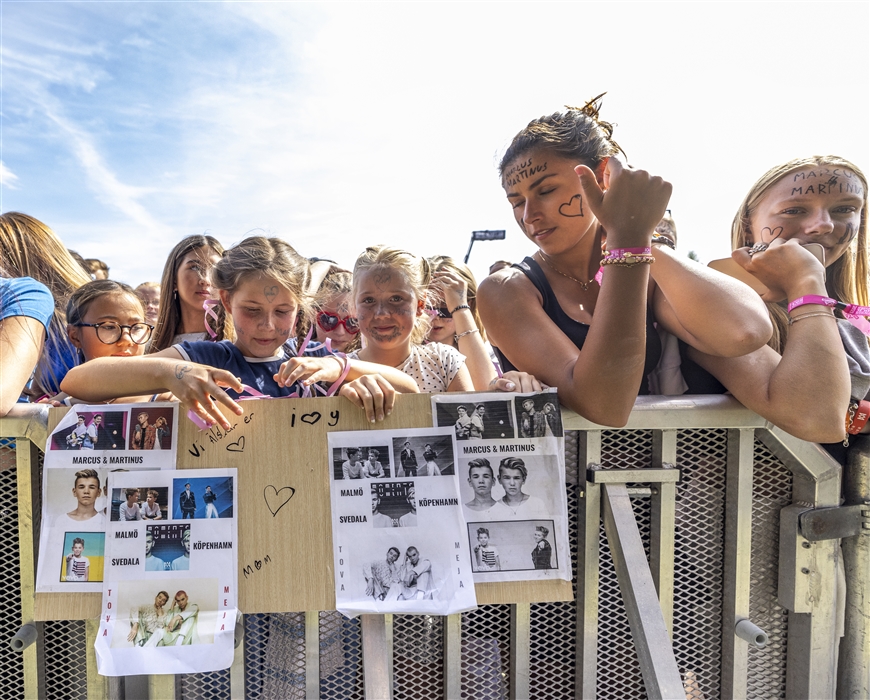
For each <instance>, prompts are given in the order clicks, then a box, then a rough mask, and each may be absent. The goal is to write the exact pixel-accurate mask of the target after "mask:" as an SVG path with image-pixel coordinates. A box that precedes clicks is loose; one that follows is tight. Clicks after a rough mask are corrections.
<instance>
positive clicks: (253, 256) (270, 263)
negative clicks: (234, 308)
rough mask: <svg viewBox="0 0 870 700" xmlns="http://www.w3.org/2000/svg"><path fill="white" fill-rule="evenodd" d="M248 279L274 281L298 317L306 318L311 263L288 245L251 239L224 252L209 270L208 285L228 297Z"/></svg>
mask: <svg viewBox="0 0 870 700" xmlns="http://www.w3.org/2000/svg"><path fill="white" fill-rule="evenodd" d="M251 277H269V278H271V279H274V280H275V281H276V282H277V283H278V284H280V285H281V286H282V287H284V289H286V290H287V291H288V292H289V293H290V295H291V296H292V297H293V299H294V301H295V302H296V304H297V306H298V307H299V311H298V314H299V316H300V317H303V318H304V317H307V316H309V315H310V304H311V300H310V297H309V296H308V293H307V291H306V290H307V289H308V283H309V281H310V280H311V264H310V263H309V262H308V260H306V259H305V258H303V257H302V256H301V255H299V253H297V252H296V250H294V248H293V247H292V246H291V245H290V244H289V243H287V242H285V241H282V240H281V239H280V238H266V237H264V236H252V237H250V238H246V239H245V240H243V241H242V242H241V243H238V244H236V245H234V246H233V247H232V248H230V249H229V250H227V251H226V252H225V253H224V256H223V257H222V258H221V259H220V260H218V261H217V262H216V263H215V265H214V267H212V269H211V284H212V286H213V287H214V288H215V289H218V290H222V291H225V292H227V293H228V294H230V295H232V294H234V293H235V291H236V289H238V287H239V285H240V284H241V283H242V282H243V281H244V280H246V279H249V278H251ZM295 323H296V321H295V320H294V325H295Z"/></svg>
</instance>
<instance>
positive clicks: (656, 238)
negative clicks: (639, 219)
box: [652, 233, 677, 250]
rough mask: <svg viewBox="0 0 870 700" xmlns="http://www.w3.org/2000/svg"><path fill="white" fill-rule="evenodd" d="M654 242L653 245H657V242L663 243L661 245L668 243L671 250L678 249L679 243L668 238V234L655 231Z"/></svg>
mask: <svg viewBox="0 0 870 700" xmlns="http://www.w3.org/2000/svg"><path fill="white" fill-rule="evenodd" d="M652 243H653V245H655V244H656V243H659V244H661V245H666V246H667V247H668V248H670V249H671V250H676V249H677V244H676V243H674V242H673V241H672V240H671V239H670V238H668V237H667V236H663V235H662V234H660V233H654V234H653V237H652Z"/></svg>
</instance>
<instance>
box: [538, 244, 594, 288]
mask: <svg viewBox="0 0 870 700" xmlns="http://www.w3.org/2000/svg"><path fill="white" fill-rule="evenodd" d="M538 253H540V254H541V260H543V261H544V262H545V263H547V267H549V268H550V269H551V270H553V272H558V273H559V274H560V275H562V277H567V278H568V279H569V280H571V281H572V282H576V283H577V284H579V285H580V286H581V287H582V288H583V291H584V292H585V291H588V289H589V285H590V284H592V283H593V282H594V281H595V278H594V277H593V278H592V279H591V280H589V281H588V282H581V281H580V280H578V279H577V278H576V277H571V275H566V274H565V273H564V272H562V271H561V270H560V269H559V268H558V267H556V266H555V265H554V264H553V263H551V262H550V260H549V258H548V257H547V256H546V255H545V254H544V251H542V250H539V251H538Z"/></svg>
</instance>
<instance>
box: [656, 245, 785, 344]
mask: <svg viewBox="0 0 870 700" xmlns="http://www.w3.org/2000/svg"><path fill="white" fill-rule="evenodd" d="M654 254H655V258H656V261H655V263H654V264H653V265H652V269H651V270H650V274H651V276H652V278H653V281H654V282H655V288H654V290H653V293H652V306H653V312H654V313H655V317H656V321H657V322H658V323H660V324H661V325H662V326H663V327H664V328H665V330H667V331H669V332H671V333H673V334H674V335H675V336H677V337H678V338H680V339H681V340H683V341H685V342H686V343H688V344H689V345H691V346H692V347H693V348H697V349H698V350H700V351H701V352H704V353H707V354H709V355H721V356H723V357H737V356H740V355H745V354H746V353H749V352H752V351H754V350H757V349H758V348H760V347H761V346H762V345H764V344H765V343H766V342H767V341H768V340H769V339H770V335H771V333H772V331H773V327H772V325H771V323H770V318H769V316H768V313H767V309H766V307H765V305H764V302H763V301H762V300H761V298H760V297H759V296H758V294H756V293H755V292H754V291H752V289H750V288H749V287H748V286H747V285H745V284H743V283H742V282H740V281H739V280H736V279H734V278H733V277H728V276H727V275H724V274H722V273H721V272H717V271H716V270H712V269H710V268H708V267H704V266H702V265H699V264H698V263H695V262H693V261H691V260H689V259H688V258H684V257H682V256H679V255H677V253H675V252H674V251H672V250H671V249H670V248H667V247H665V246H657V247H656V249H655V251H654Z"/></svg>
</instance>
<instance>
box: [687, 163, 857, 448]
mask: <svg viewBox="0 0 870 700" xmlns="http://www.w3.org/2000/svg"><path fill="white" fill-rule="evenodd" d="M731 244H732V248H733V249H734V252H733V254H732V258H733V259H734V261H736V262H737V263H738V264H739V265H740V266H741V267H742V268H744V269H745V271H746V272H748V273H750V275H751V277H748V278H747V281H748V282H749V283H751V284H753V285H755V287H756V288H757V291H758V292H760V293H761V294H762V298H763V299H764V300H765V301H767V302H768V309H769V310H770V314H771V317H772V318H773V321H774V328H775V332H774V335H773V337H772V338H771V341H770V343H769V345H768V346H765V347H762V348H760V349H759V350H756V351H755V352H753V353H751V354H748V355H746V356H744V357H734V358H723V357H714V356H712V355H709V354H706V353H703V352H701V351H699V350H698V349H695V348H689V350H688V357H689V359H690V360H694V361H696V362H698V363H699V364H700V365H701V366H702V367H703V368H704V369H706V370H708V371H709V372H711V373H712V374H713V375H714V376H715V377H716V378H717V379H718V380H719V381H720V382H722V384H724V385H725V387H726V388H727V389H728V391H730V392H731V393H732V394H733V395H734V396H735V397H736V398H737V399H739V400H740V401H741V402H742V403H743V404H745V405H746V406H748V407H749V408H751V409H752V410H753V411H755V412H756V413H758V414H759V415H761V416H764V417H765V418H767V419H768V420H770V421H771V422H773V423H775V424H776V425H777V426H779V427H780V428H782V429H783V430H786V431H787V432H789V433H791V434H793V435H795V436H797V437H800V438H803V439H804V440H810V441H815V442H823V443H835V444H834V445H831V446H829V451H831V452H832V454H833V455H834V456H835V457H837V458H838V459H840V461H845V451H844V446H843V445H842V440H843V437H844V436H846V437H848V435H847V434H846V431H847V427H850V428H851V429H850V431H849V432H852V433H853V434H854V433H855V432H858V431H860V430H862V429H863V430H865V432H866V428H865V427H864V426H863V425H862V424H861V425H859V423H860V421H861V419H860V418H859V416H860V414H861V413H863V414H864V415H865V416H866V413H867V411H868V410H870V404H867V403H865V404H864V405H863V406H862V403H861V402H862V401H865V399H866V398H867V397H868V395H870V346H868V340H867V336H866V335H865V333H866V332H867V331H868V330H870V325H868V324H867V322H866V319H862V318H859V317H857V315H853V317H852V319H851V321H850V320H849V316H848V315H847V313H848V309H846V308H844V307H845V305H847V304H856V305H858V306H863V307H867V306H870V303H868V302H870V294H868V276H867V275H868V259H867V258H868V255H867V179H866V177H865V176H864V174H863V173H862V172H861V170H859V169H858V167H857V166H855V165H854V164H853V163H851V162H849V161H848V160H845V159H843V158H840V157H838V156H812V157H810V158H798V159H795V160H791V161H788V162H787V163H783V164H781V165H778V166H776V167H774V168H771V169H770V170H769V171H768V172H767V173H765V174H764V175H762V176H761V178H760V179H759V180H758V181H757V182H756V183H755V184H754V185H753V186H752V188H751V189H750V190H749V192H748V193H747V195H746V197H745V198H744V200H743V202H742V203H741V204H740V207H739V209H738V211H737V214H736V215H735V217H734V222H733V224H732V229H731ZM812 250H815V252H816V253H817V254H818V257H817V256H816V255H814V254H813V253H812V252H811V251H812ZM821 260H823V261H824V263H822V262H821ZM738 270H739V269H738ZM826 273H827V274H826ZM753 278H754V279H753ZM714 390H715V388H713V389H710V390H708V391H714ZM719 390H720V391H721V387H720V388H719Z"/></svg>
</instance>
